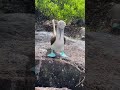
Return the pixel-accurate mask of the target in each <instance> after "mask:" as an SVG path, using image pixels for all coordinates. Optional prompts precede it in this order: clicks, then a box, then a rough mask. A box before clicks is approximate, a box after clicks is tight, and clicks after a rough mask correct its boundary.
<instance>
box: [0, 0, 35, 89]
mask: <svg viewBox="0 0 120 90" xmlns="http://www.w3.org/2000/svg"><path fill="white" fill-rule="evenodd" d="M34 21H35V20H34V0H0V89H1V90H34V80H35V76H34V73H32V72H31V71H30V68H32V67H33V66H34V65H35V52H34V50H35V48H34V47H35V44H34V43H35V40H34V35H35V34H34V26H35V25H34V24H35V22H34Z"/></svg>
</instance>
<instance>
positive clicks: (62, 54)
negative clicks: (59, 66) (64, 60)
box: [60, 51, 68, 57]
mask: <svg viewBox="0 0 120 90" xmlns="http://www.w3.org/2000/svg"><path fill="white" fill-rule="evenodd" d="M60 56H62V57H68V56H67V55H66V54H65V53H64V51H62V52H61V53H60Z"/></svg>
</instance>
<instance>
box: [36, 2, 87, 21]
mask: <svg viewBox="0 0 120 90" xmlns="http://www.w3.org/2000/svg"><path fill="white" fill-rule="evenodd" d="M35 6H36V9H39V10H40V11H41V12H42V13H43V14H44V15H45V16H49V17H50V18H51V19H53V18H54V19H58V20H60V19H62V20H65V21H67V22H68V21H70V20H73V19H81V18H82V19H83V18H85V0H35Z"/></svg>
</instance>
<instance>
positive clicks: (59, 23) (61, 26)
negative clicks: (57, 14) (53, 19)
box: [57, 20, 66, 29]
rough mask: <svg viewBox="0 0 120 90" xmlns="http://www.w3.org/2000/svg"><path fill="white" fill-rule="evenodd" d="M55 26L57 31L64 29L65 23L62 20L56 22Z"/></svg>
mask: <svg viewBox="0 0 120 90" xmlns="http://www.w3.org/2000/svg"><path fill="white" fill-rule="evenodd" d="M57 26H58V28H59V29H64V28H65V26H66V23H65V22H64V21H63V20H60V21H58V24H57Z"/></svg>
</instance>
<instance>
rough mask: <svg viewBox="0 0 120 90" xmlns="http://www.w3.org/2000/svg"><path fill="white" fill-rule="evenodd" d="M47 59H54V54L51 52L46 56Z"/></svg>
mask: <svg viewBox="0 0 120 90" xmlns="http://www.w3.org/2000/svg"><path fill="white" fill-rule="evenodd" d="M47 56H48V57H51V58H54V57H56V55H55V53H54V52H51V53H50V54H48V55H47Z"/></svg>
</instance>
